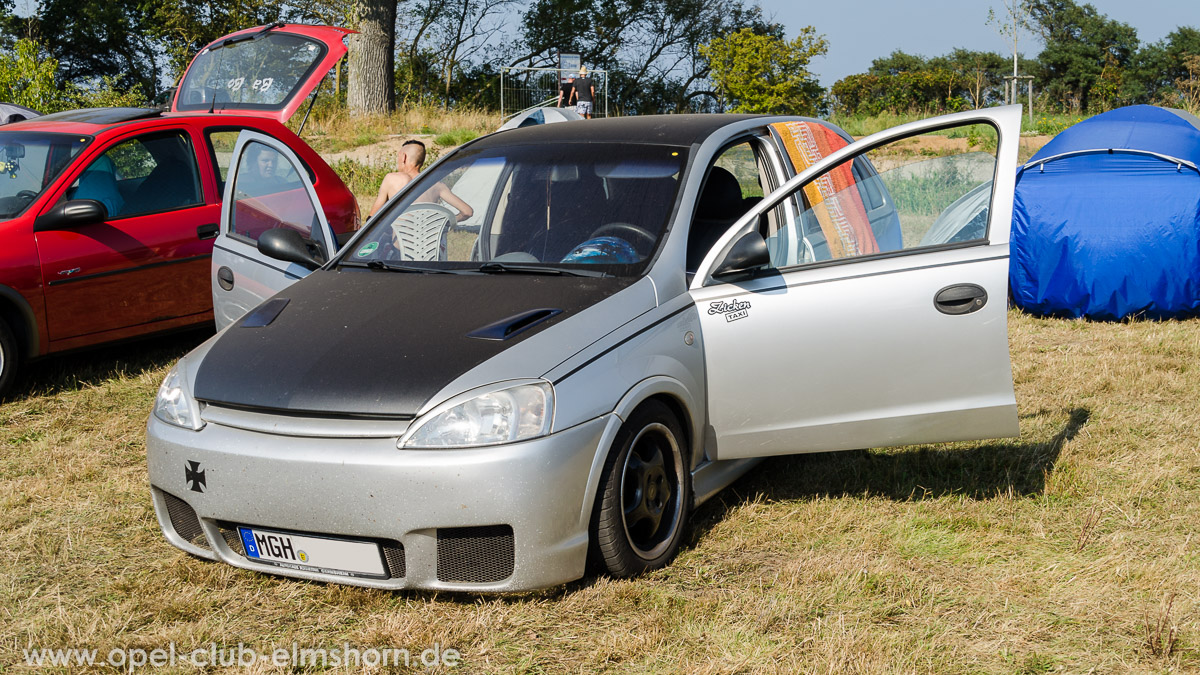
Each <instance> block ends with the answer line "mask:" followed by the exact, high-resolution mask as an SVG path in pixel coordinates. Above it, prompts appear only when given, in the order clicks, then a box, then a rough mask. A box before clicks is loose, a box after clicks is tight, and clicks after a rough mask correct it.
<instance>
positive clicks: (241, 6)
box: [144, 0, 282, 78]
mask: <svg viewBox="0 0 1200 675" xmlns="http://www.w3.org/2000/svg"><path fill="white" fill-rule="evenodd" d="M144 1H145V4H144V6H145V7H147V8H148V9H149V11H150V12H151V16H152V20H151V21H149V22H148V23H147V24H146V26H145V28H144V30H145V31H146V32H147V33H148V34H149V35H150V36H152V37H153V38H154V39H155V41H156V43H157V45H159V48H160V49H161V50H162V51H163V52H165V53H166V57H167V65H166V70H167V71H168V72H169V73H171V74H172V75H173V76H174V77H175V78H178V77H179V76H181V75H183V71H184V70H185V69H186V68H187V66H188V64H189V63H191V60H192V58H193V57H194V56H196V54H197V53H198V52H199V51H200V50H201V49H203V48H204V47H205V46H206V45H207V44H209V43H210V42H212V41H213V40H216V39H217V38H219V37H221V36H223V35H228V34H229V33H233V32H235V31H239V30H242V29H245V28H251V27H253V26H259V25H264V24H268V23H272V22H274V21H278V20H279V19H280V18H282V15H281V13H280V9H279V7H280V6H279V5H278V4H276V3H272V2H268V1H267V0H144Z"/></svg>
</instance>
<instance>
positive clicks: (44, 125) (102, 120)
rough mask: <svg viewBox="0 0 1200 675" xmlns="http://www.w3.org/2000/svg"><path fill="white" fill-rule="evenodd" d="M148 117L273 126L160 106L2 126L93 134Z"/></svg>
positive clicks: (80, 113) (273, 125)
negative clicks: (175, 111) (168, 109)
mask: <svg viewBox="0 0 1200 675" xmlns="http://www.w3.org/2000/svg"><path fill="white" fill-rule="evenodd" d="M150 120H164V121H165V120H180V121H183V120H190V121H196V120H201V121H202V122H201V123H202V124H203V125H204V126H205V127H217V126H230V127H247V128H254V129H277V128H278V127H279V126H282V125H280V124H279V123H278V122H276V121H275V120H272V119H268V118H264V117H251V116H246V115H236V114H235V115H210V114H208V113H198V112H196V113H193V112H189V113H172V112H168V111H166V110H163V109H161V108H82V109H79V110H67V111H64V112H59V113H53V114H50V115H42V116H41V117H34V118H32V119H28V120H23V121H21V122H13V123H11V124H6V125H5V126H4V128H5V130H10V129H11V130H13V131H41V132H51V133H67V134H87V135H90V136H96V135H98V134H101V133H103V132H106V131H109V130H110V129H115V128H117V127H121V126H123V125H126V124H129V123H131V122H141V121H150Z"/></svg>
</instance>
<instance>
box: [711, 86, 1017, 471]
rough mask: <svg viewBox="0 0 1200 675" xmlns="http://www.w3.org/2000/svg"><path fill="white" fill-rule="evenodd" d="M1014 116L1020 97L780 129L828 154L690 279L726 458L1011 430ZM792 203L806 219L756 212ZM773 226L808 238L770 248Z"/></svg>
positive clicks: (727, 237)
mask: <svg viewBox="0 0 1200 675" xmlns="http://www.w3.org/2000/svg"><path fill="white" fill-rule="evenodd" d="M799 124H807V123H799ZM823 130H824V131H823ZM1019 130H1020V107H1019V106H1011V107H1006V108H991V109H985V110H977V111H973V112H969V113H959V114H955V115H947V116H944V117H939V118H934V119H931V120H926V121H922V122H916V123H912V124H907V125H904V126H901V127H897V128H895V129H891V130H888V131H885V132H882V133H879V134H875V135H873V136H870V137H868V138H866V139H863V140H861V141H858V142H856V143H853V144H851V145H846V143H845V141H844V139H843V140H842V141H840V142H838V141H837V139H833V138H830V137H824V138H823V137H822V134H825V133H826V131H828V129H827V128H826V127H821V126H820V125H813V126H799V127H796V128H793V129H791V132H793V133H790V134H785V141H786V142H788V143H792V144H795V145H794V147H791V148H786V149H787V150H788V151H789V154H793V153H791V151H792V150H796V151H797V152H798V153H800V154H803V153H805V152H810V156H811V155H812V153H811V151H814V150H817V149H820V148H821V147H824V149H825V152H822V153H816V156H815V157H813V161H812V162H811V164H810V165H809V166H808V168H807V169H804V170H800V171H799V173H798V175H796V176H795V177H794V178H792V179H791V180H789V181H788V182H787V183H786V184H784V185H783V186H782V187H780V189H778V190H776V191H774V192H773V193H772V194H771V195H769V196H767V197H766V198H765V199H764V200H763V201H762V202H761V203H760V204H758V205H757V206H755V207H754V208H753V209H752V210H751V211H750V212H749V213H748V214H747V215H746V216H745V217H743V218H741V219H740V220H739V221H738V223H736V224H735V225H734V226H733V227H732V228H730V229H729V230H728V231H727V232H726V233H725V234H724V235H723V236H722V237H721V239H720V240H719V241H718V242H717V244H716V245H715V246H714V247H713V249H712V250H710V251H709V252H708V254H707V255H706V256H705V258H704V260H703V262H702V263H701V264H700V267H699V269H698V271H697V274H696V276H695V277H694V278H693V280H692V286H691V294H692V297H693V299H694V301H695V303H696V305H697V309H698V310H699V313H700V317H701V328H702V337H703V345H704V352H705V361H706V372H707V381H708V387H707V390H708V397H709V400H708V419H709V424H710V425H711V427H712V433H713V434H714V436H715V438H716V442H717V443H716V455H717V457H716V458H717V459H731V458H739V457H755V456H764V455H778V454H787V453H794V452H814V451H824V450H841V449H849V448H867V447H877V446H894V445H905V444H911V443H926V442H938V441H952V440H966V439H976V438H993V437H1004V436H1012V435H1016V433H1017V431H1018V429H1017V415H1016V402H1015V398H1014V395H1013V387H1012V370H1011V366H1010V363H1009V353H1008V334H1007V303H1006V300H1007V284H1008V240H1009V226H1010V221H1011V215H1012V200H1013V186H1014V182H1015V172H1016V167H1017V142H1018V135H1019ZM914 139H915V140H914ZM843 146H844V147H843ZM793 159H795V156H793ZM798 168H799V167H798ZM981 194H982V195H983V196H982V197H981ZM787 199H794V200H795V204H796V205H797V207H798V210H799V211H800V213H799V215H798V216H789V220H790V222H788V223H785V224H784V225H783V226H782V228H781V227H780V226H779V224H778V223H774V224H772V225H770V226H768V224H767V219H766V218H760V215H761V214H763V213H764V212H767V211H768V210H770V209H773V208H775V206H776V205H778V204H780V203H781V202H783V201H784V200H787ZM788 211H789V212H790V210H788ZM885 215H886V216H887V217H883V216H885ZM781 229H783V230H786V231H784V232H781V231H780V230H781ZM778 236H788V237H792V238H795V239H799V240H801V241H802V242H803V246H792V247H780V246H769V245H768V242H767V241H766V239H767V238H769V237H778ZM787 251H794V252H795V253H792V254H789V253H787Z"/></svg>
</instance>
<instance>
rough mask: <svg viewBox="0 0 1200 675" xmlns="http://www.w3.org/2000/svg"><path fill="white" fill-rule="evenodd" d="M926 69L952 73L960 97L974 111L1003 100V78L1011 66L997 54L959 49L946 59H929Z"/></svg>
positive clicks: (942, 57)
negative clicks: (969, 103) (965, 100)
mask: <svg viewBox="0 0 1200 675" xmlns="http://www.w3.org/2000/svg"><path fill="white" fill-rule="evenodd" d="M929 66H930V68H932V69H938V70H943V71H946V72H949V73H953V74H954V75H955V76H956V78H955V80H956V84H957V89H958V93H959V95H960V96H963V97H964V98H967V99H969V100H970V102H971V105H972V106H973V107H974V108H976V109H979V108H983V107H985V106H987V105H989V104H991V103H993V102H995V101H1003V100H1004V75H1005V74H1006V73H1007V72H1008V70H1009V68H1010V67H1011V66H1010V62H1009V61H1008V59H1007V58H1005V57H1004V56H1001V55H1000V54H998V53H996V52H979V51H972V50H970V49H963V48H962V47H958V48H956V49H955V50H954V51H952V52H950V53H949V54H947V55H945V56H938V57H934V58H932V59H929Z"/></svg>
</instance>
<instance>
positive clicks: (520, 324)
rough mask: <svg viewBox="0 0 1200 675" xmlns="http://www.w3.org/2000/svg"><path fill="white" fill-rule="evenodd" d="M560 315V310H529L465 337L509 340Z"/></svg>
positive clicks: (490, 324) (478, 329) (476, 330)
mask: <svg viewBox="0 0 1200 675" xmlns="http://www.w3.org/2000/svg"><path fill="white" fill-rule="evenodd" d="M559 314H562V310H561V309H531V310H529V311H528V312H521V313H520V314H515V315H513V316H510V317H507V318H504V319H500V320H499V321H494V322H492V323H489V324H488V325H486V326H483V327H482V328H476V329H475V330H473V331H471V332H470V333H467V337H473V338H479V339H480V340H510V339H512V338H514V337H516V336H518V335H520V334H521V333H524V332H525V331H527V330H529V329H530V328H533V327H534V326H536V325H538V324H539V323H541V322H543V321H546V320H548V319H550V318H551V317H554V316H558V315H559Z"/></svg>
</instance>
